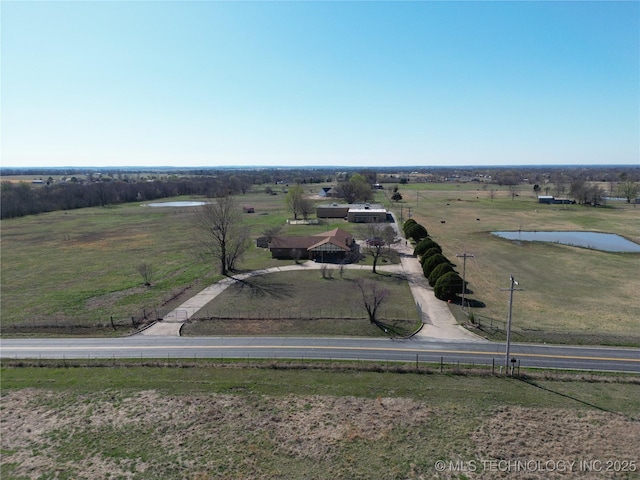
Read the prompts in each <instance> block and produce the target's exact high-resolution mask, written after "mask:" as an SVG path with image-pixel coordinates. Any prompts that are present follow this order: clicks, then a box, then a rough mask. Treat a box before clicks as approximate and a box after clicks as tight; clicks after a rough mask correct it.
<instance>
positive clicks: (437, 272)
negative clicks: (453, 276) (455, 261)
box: [429, 263, 453, 287]
mask: <svg viewBox="0 0 640 480" xmlns="http://www.w3.org/2000/svg"><path fill="white" fill-rule="evenodd" d="M449 272H453V267H452V266H451V264H450V263H441V264H440V265H438V266H437V267H436V268H434V269H433V271H432V272H431V274H430V275H429V285H431V286H432V287H433V286H435V284H436V283H437V282H438V280H439V279H440V277H442V276H443V275H444V274H445V273H449Z"/></svg>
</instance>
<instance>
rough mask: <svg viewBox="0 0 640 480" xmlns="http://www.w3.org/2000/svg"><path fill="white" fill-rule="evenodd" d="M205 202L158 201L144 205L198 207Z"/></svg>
mask: <svg viewBox="0 0 640 480" xmlns="http://www.w3.org/2000/svg"><path fill="white" fill-rule="evenodd" d="M205 203H206V202H158V203H147V204H145V205H146V206H147V207H199V206H201V205H204V204H205Z"/></svg>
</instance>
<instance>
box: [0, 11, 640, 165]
mask: <svg viewBox="0 0 640 480" xmlns="http://www.w3.org/2000/svg"><path fill="white" fill-rule="evenodd" d="M116 32H117V33H116ZM0 42H1V44H2V56H1V62H2V64H1V70H2V78H1V79H0V88H1V93H0V95H1V98H2V102H0V116H1V118H2V122H1V123H0V135H1V141H0V149H1V150H0V156H1V157H2V160H1V162H2V166H3V167H6V168H25V167H24V165H34V168H45V167H56V166H57V165H71V166H74V165H77V167H76V168H81V167H85V168H89V167H88V166H89V165H99V166H100V167H98V168H110V166H112V167H111V168H124V167H119V166H120V165H136V166H137V165H140V167H141V168H142V167H147V168H151V167H153V166H156V165H160V166H164V165H176V168H234V167H240V168H278V166H282V168H305V167H306V166H309V165H313V166H315V165H319V166H322V165H323V164H327V165H329V166H334V165H335V166H339V167H340V168H349V169H351V168H384V167H386V166H388V165H390V166H393V165H395V164H403V165H422V166H427V167H429V168H437V167H439V166H442V167H443V168H445V167H449V168H456V167H461V166H484V165H492V166H495V167H504V168H509V167H511V168H513V167H516V166H518V165H549V166H552V165H558V164H566V165H603V164H604V165H606V164H615V165H635V164H636V163H637V162H638V161H639V159H640V2H637V1H636V2H624V1H622V2H618V1H616V2H572V1H566V2H562V1H559V2H539V1H538V2H488V1H474V2H432V1H417V2H393V1H383V2H304V1H293V2H220V1H184V2H164V1H148V2H67V1H58V0H52V1H47V2H34V1H26V2H18V1H12V2H3V4H2V28H1V29H0ZM39 165H42V167H40V166H39ZM212 165H214V166H215V167H212ZM273 166H276V167H273ZM61 168H71V167H61Z"/></svg>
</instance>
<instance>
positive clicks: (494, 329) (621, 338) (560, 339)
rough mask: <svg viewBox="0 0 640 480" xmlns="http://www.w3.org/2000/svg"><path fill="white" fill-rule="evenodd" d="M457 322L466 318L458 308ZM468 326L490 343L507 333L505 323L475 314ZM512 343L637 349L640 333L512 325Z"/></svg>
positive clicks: (500, 338)
mask: <svg viewBox="0 0 640 480" xmlns="http://www.w3.org/2000/svg"><path fill="white" fill-rule="evenodd" d="M457 310H458V312H456V313H457V314H456V317H457V318H458V321H460V319H461V318H464V317H466V313H461V312H462V309H457ZM466 318H467V323H469V324H470V326H471V327H472V328H474V329H476V330H477V331H478V333H481V334H484V335H486V336H488V338H489V339H491V340H502V339H503V338H504V337H506V334H507V321H506V320H499V319H495V318H491V317H488V316H485V315H479V314H478V313H477V312H473V313H471V314H469V316H468V317H466ZM511 340H512V341H515V342H538V343H558V344H571V345H612V346H632V347H633V346H638V345H640V330H639V331H637V332H629V333H626V334H624V335H622V334H616V333H602V332H598V333H594V332H590V331H577V330H566V329H561V328H556V327H553V326H545V327H544V329H542V328H540V329H533V328H521V327H519V326H518V325H513V324H512V325H511Z"/></svg>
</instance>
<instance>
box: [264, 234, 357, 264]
mask: <svg viewBox="0 0 640 480" xmlns="http://www.w3.org/2000/svg"><path fill="white" fill-rule="evenodd" d="M354 248H357V247H356V243H355V242H354V240H353V236H352V235H351V234H350V233H349V232H347V231H345V230H342V229H341V228H335V229H333V230H330V231H328V232H324V233H318V234H316V235H309V236H304V237H302V236H284V235H282V236H276V237H273V238H272V239H271V242H269V250H270V251H271V256H272V257H273V258H279V259H296V260H306V259H311V260H315V261H318V262H338V261H341V260H343V259H344V258H345V257H346V256H347V255H348V254H349V253H350V252H351V251H352V250H353V249H354Z"/></svg>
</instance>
